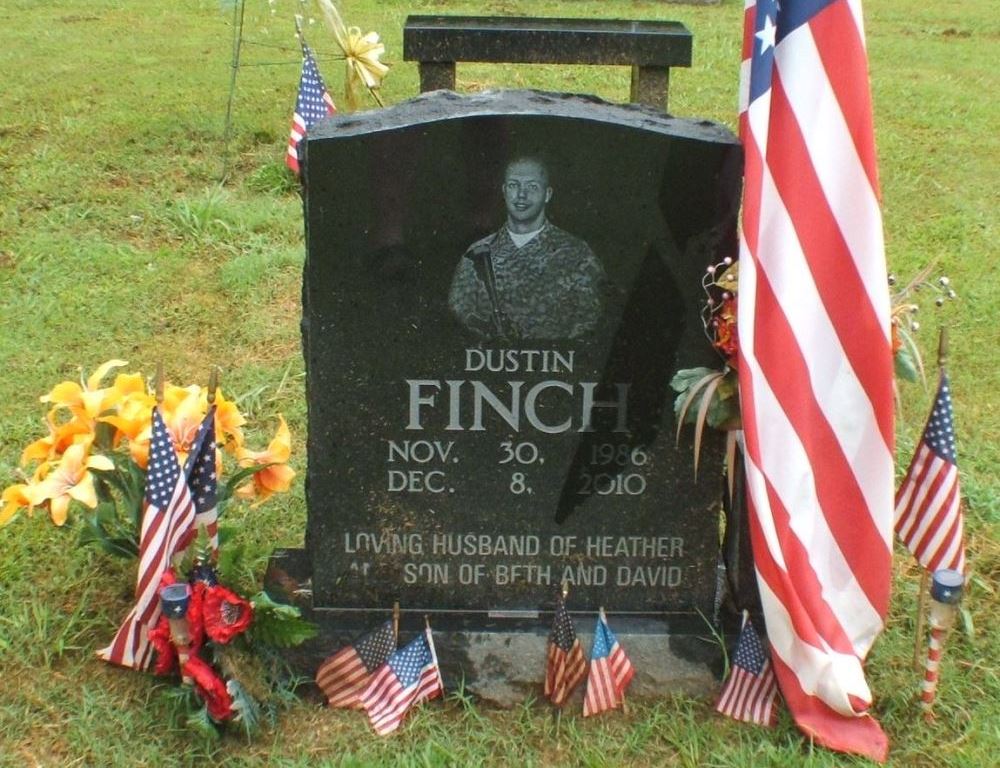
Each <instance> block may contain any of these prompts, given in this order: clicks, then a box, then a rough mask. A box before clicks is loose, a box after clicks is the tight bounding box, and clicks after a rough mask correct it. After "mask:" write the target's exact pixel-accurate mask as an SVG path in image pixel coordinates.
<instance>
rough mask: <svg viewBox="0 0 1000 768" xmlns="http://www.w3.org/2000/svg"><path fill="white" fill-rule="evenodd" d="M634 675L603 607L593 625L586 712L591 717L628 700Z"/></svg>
mask: <svg viewBox="0 0 1000 768" xmlns="http://www.w3.org/2000/svg"><path fill="white" fill-rule="evenodd" d="M634 676H635V669H634V668H633V667H632V662H631V661H629V658H628V656H626V655H625V651H624V649H623V648H622V646H621V643H619V642H618V638H617V637H615V633H614V632H612V631H611V627H609V626H608V619H607V616H605V615H604V609H603V608H601V611H600V614H599V615H598V617H597V627H596V629H594V646H593V648H592V649H591V651H590V675H589V676H588V677H587V693H586V695H585V696H584V697H583V716H584V717H590V716H591V715H596V714H598V713H600V712H604V711H605V710H607V709H614V708H615V707H619V706H621V705H622V703H623V702H624V701H625V689H626V688H628V684H629V683H631V682H632V678H633V677H634Z"/></svg>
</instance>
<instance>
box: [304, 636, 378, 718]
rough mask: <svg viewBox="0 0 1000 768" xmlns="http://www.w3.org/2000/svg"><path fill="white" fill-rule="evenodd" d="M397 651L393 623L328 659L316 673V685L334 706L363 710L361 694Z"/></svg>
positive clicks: (356, 641)
mask: <svg viewBox="0 0 1000 768" xmlns="http://www.w3.org/2000/svg"><path fill="white" fill-rule="evenodd" d="M394 650H396V633H395V631H394V630H393V626H392V621H386V622H385V623H384V624H383V625H382V626H380V627H378V628H377V629H375V630H374V631H372V632H369V633H368V634H366V635H365V636H364V637H361V638H359V639H358V640H355V641H354V642H353V643H351V644H350V645H347V646H345V647H343V648H341V649H340V650H339V651H337V652H336V653H335V654H333V655H332V656H330V657H328V658H327V659H326V660H325V661H324V662H323V663H322V664H320V666H319V669H318V670H316V685H318V686H319V688H320V690H321V691H323V694H324V695H325V696H326V702H327V704H328V705H329V706H331V707H342V708H345V709H361V694H362V693H363V692H364V690H365V688H367V687H368V684H369V683H370V682H371V679H372V675H373V674H374V672H375V670H377V669H378V668H379V667H381V666H382V665H383V664H385V662H386V660H387V659H388V658H389V655H390V654H391V653H392V652H393V651H394Z"/></svg>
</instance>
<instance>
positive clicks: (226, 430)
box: [215, 389, 247, 453]
mask: <svg viewBox="0 0 1000 768" xmlns="http://www.w3.org/2000/svg"><path fill="white" fill-rule="evenodd" d="M246 423H247V420H246V418H245V417H244V416H243V414H242V413H240V409H239V408H238V407H237V406H236V403H235V402H234V401H232V400H226V398H225V397H223V395H222V390H221V389H220V390H218V391H217V392H216V393H215V436H216V439H217V440H219V441H220V442H224V443H225V444H226V448H227V449H229V450H232V451H233V452H234V453H235V452H238V451H239V450H241V449H242V448H243V429H242V427H243V425H244V424H246ZM229 438H232V441H230V440H229Z"/></svg>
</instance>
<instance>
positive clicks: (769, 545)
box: [738, 0, 893, 760]
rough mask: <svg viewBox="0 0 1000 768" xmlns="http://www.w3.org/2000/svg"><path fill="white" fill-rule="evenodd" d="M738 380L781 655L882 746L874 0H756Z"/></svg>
mask: <svg viewBox="0 0 1000 768" xmlns="http://www.w3.org/2000/svg"><path fill="white" fill-rule="evenodd" d="M744 32H745V34H744V59H745V60H744V72H743V74H744V84H745V85H744V92H743V94H742V95H741V116H740V129H741V137H742V139H743V144H744V151H745V158H746V179H745V188H744V205H743V222H742V232H741V242H740V277H739V321H738V326H739V336H740V354H741V360H740V366H739V368H740V393H741V407H742V415H743V425H744V430H745V448H746V459H747V461H746V474H747V488H748V497H749V499H748V503H749V506H750V521H751V522H750V530H751V537H752V545H753V551H754V560H755V566H756V569H757V577H758V584H759V587H760V593H761V600H762V603H763V607H764V616H765V620H766V624H767V633H768V637H769V639H770V642H771V656H772V663H773V664H774V668H775V673H776V675H777V678H778V684H779V686H780V687H781V691H782V693H783V694H784V698H785V701H786V702H787V704H788V707H789V710H790V711H791V713H792V715H793V717H794V718H795V721H796V723H797V724H798V726H799V727H800V728H801V729H802V730H803V731H804V732H806V733H807V734H808V735H809V736H810V737H811V738H812V739H814V740H815V741H816V742H818V743H820V744H823V745H825V746H828V747H830V748H833V749H837V750H841V751H848V752H856V753H860V754H864V755H867V756H869V757H871V758H873V759H876V760H884V759H885V758H886V756H887V752H888V741H887V739H886V737H885V734H884V733H883V732H882V729H881V728H880V726H879V725H878V723H877V722H876V721H875V720H874V719H873V718H872V717H871V716H870V715H869V714H868V709H869V707H870V705H871V700H872V697H871V692H870V690H869V688H868V684H867V682H866V681H865V676H864V669H863V661H864V659H865V656H866V655H867V654H868V651H869V649H870V648H871V646H872V643H873V642H874V640H875V638H876V636H877V635H878V634H879V632H880V631H881V630H882V627H883V622H884V617H885V614H886V610H887V607H888V602H889V588H890V576H891V574H890V563H891V553H892V524H893V395H892V358H891V342H890V334H889V319H890V306H889V296H888V286H887V280H886V268H885V256H884V250H883V241H882V220H881V213H880V211H879V199H878V195H879V192H878V179H877V173H876V164H875V148H874V139H873V134H872V112H871V97H870V93H869V86H868V72H867V54H866V50H865V39H864V31H863V25H862V19H861V3H860V1H859V0H781V2H780V3H779V2H776V1H775V0H758V2H756V3H755V2H753V0H748V3H747V8H746V18H745V26H744Z"/></svg>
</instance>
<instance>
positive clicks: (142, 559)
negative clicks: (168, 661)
mask: <svg viewBox="0 0 1000 768" xmlns="http://www.w3.org/2000/svg"><path fill="white" fill-rule="evenodd" d="M143 506H144V509H143V516H142V531H141V534H140V537H139V575H138V578H137V580H136V587H135V607H134V608H132V610H131V611H130V612H129V614H128V616H126V617H125V621H124V622H123V623H122V625H121V627H120V628H119V630H118V632H117V634H116V635H115V637H114V640H112V641H111V645H109V646H108V647H107V648H102V649H101V650H99V651H98V652H97V655H98V657H100V658H101V659H103V660H104V661H107V662H110V663H112V664H119V665H121V666H123V667H132V668H133V669H140V670H141V669H146V668H147V667H148V666H149V664H150V662H151V661H152V658H153V648H152V645H150V642H149V637H148V633H149V629H150V628H151V627H153V626H155V625H156V622H157V621H158V620H159V618H160V599H159V590H160V576H161V575H162V574H163V572H164V571H165V570H167V568H169V567H170V561H171V560H172V559H173V556H174V555H175V554H176V553H177V552H178V551H180V549H181V544H182V543H183V542H184V541H186V540H188V539H189V538H190V534H191V531H192V529H193V527H194V516H195V507H194V502H193V501H192V499H191V493H190V491H189V489H188V484H187V481H186V480H185V478H184V474H183V473H182V472H181V468H180V463H179V462H178V461H177V453H176V451H175V450H174V441H173V440H172V439H171V437H170V433H169V432H167V428H166V425H165V424H164V423H163V416H162V415H161V414H160V408H159V406H156V407H154V408H153V436H152V439H151V440H150V444H149V465H148V468H147V470H146V497H145V499H144V501H143Z"/></svg>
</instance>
